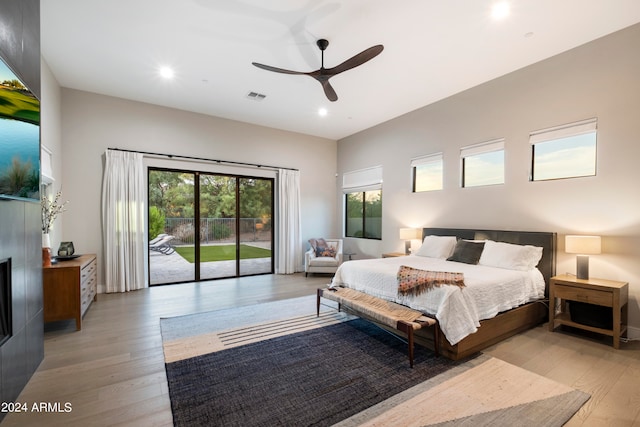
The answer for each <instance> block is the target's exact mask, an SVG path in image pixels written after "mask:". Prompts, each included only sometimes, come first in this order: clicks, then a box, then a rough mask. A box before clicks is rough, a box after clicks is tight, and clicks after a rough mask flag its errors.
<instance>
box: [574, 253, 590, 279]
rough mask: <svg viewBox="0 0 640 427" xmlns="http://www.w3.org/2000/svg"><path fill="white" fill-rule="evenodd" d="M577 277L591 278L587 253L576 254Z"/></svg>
mask: <svg viewBox="0 0 640 427" xmlns="http://www.w3.org/2000/svg"><path fill="white" fill-rule="evenodd" d="M576 277H577V278H578V279H582V280H589V257H588V256H587V255H578V256H576Z"/></svg>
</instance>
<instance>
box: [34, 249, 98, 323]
mask: <svg viewBox="0 0 640 427" xmlns="http://www.w3.org/2000/svg"><path fill="white" fill-rule="evenodd" d="M97 271H98V268H97V262H96V255H95V254H88V255H80V256H78V257H77V258H76V259H73V260H70V261H65V262H61V263H58V264H55V265H52V266H50V267H47V268H43V269H42V286H43V299H44V321H45V323H46V322H53V321H56V320H65V319H75V321H76V330H78V331H79V330H80V329H82V317H83V316H84V314H85V313H86V311H87V309H88V308H89V306H90V305H91V302H92V301H97V297H98V295H97V282H98V280H97V274H96V273H97Z"/></svg>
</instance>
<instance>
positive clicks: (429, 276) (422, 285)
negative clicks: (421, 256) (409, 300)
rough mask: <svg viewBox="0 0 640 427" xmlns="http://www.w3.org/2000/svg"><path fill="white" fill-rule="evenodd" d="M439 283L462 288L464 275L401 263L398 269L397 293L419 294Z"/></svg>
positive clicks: (439, 284)
mask: <svg viewBox="0 0 640 427" xmlns="http://www.w3.org/2000/svg"><path fill="white" fill-rule="evenodd" d="M441 285H455V286H458V287H460V288H464V286H465V285H464V275H463V274H462V273H449V272H446V271H428V270H420V269H418V268H413V267H407V266H406V265H401V266H400V268H399V269H398V294H399V295H414V296H415V295H420V294H421V293H423V292H427V291H428V290H430V289H433V287H435V286H438V287H439V286H441Z"/></svg>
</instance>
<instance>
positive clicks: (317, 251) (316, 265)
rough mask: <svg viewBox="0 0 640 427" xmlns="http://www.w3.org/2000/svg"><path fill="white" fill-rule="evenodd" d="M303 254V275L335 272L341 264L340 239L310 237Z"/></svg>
mask: <svg viewBox="0 0 640 427" xmlns="http://www.w3.org/2000/svg"><path fill="white" fill-rule="evenodd" d="M309 244H310V245H311V247H310V248H309V250H308V251H307V252H305V254H304V275H305V277H307V276H308V274H309V273H335V272H336V270H337V269H338V267H340V264H342V256H343V255H342V239H310V240H309Z"/></svg>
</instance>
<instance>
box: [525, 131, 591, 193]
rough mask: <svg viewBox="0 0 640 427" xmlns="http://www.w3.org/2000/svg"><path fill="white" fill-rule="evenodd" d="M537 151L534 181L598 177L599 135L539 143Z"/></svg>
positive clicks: (586, 135) (536, 145)
mask: <svg viewBox="0 0 640 427" xmlns="http://www.w3.org/2000/svg"><path fill="white" fill-rule="evenodd" d="M533 150H534V151H533V152H534V158H533V180H534V181H543V180H548V179H560V178H574V177H580V176H593V175H595V174H596V132H590V133H587V134H584V135H577V136H570V137H566V138H560V139H555V140H552V141H545V142H539V143H537V144H534V146H533Z"/></svg>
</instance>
